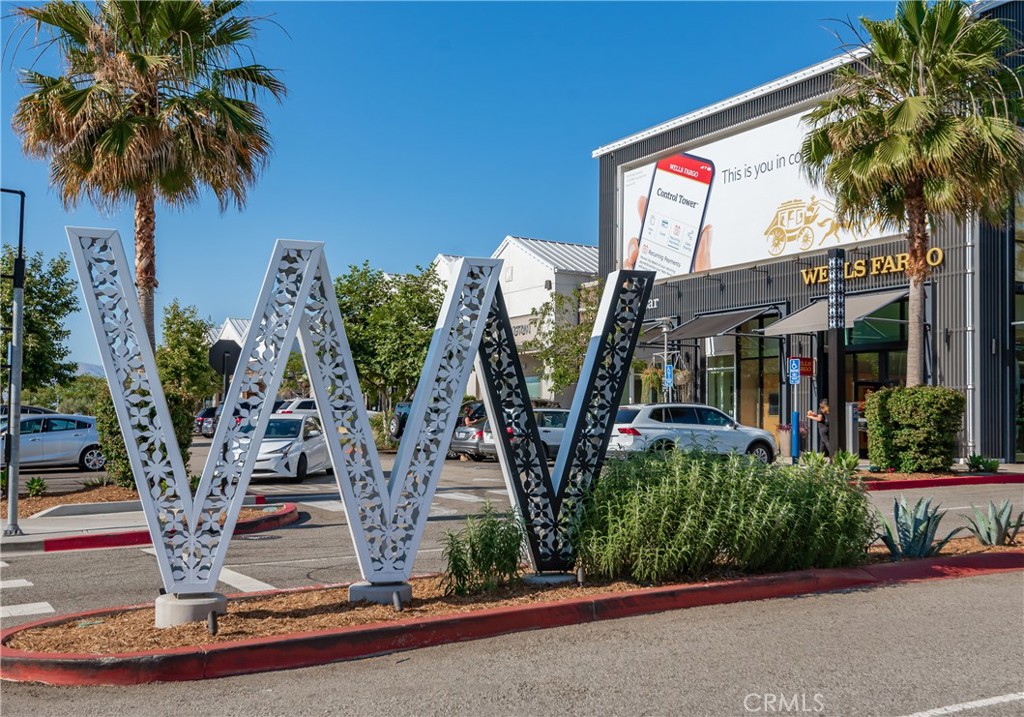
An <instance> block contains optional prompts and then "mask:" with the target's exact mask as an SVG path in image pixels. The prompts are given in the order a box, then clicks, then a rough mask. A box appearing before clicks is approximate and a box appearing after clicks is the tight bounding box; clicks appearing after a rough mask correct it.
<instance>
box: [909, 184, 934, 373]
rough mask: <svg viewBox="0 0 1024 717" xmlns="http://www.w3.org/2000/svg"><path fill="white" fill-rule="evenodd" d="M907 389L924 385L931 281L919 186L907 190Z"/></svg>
mask: <svg viewBox="0 0 1024 717" xmlns="http://www.w3.org/2000/svg"><path fill="white" fill-rule="evenodd" d="M906 203H907V223H908V225H909V226H908V231H907V245H908V254H909V257H908V260H907V276H908V277H909V278H910V297H909V301H908V302H907V304H908V305H907V385H908V386H920V385H922V384H923V383H924V348H925V347H924V282H925V279H927V278H928V272H929V268H928V262H927V261H926V260H925V257H926V255H927V253H928V211H927V207H926V205H925V202H924V194H923V192H922V190H921V186H920V184H917V185H915V186H912V187H910V188H908V191H907V197H906Z"/></svg>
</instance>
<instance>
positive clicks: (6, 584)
mask: <svg viewBox="0 0 1024 717" xmlns="http://www.w3.org/2000/svg"><path fill="white" fill-rule="evenodd" d="M30 587H32V583H30V582H29V581H28V580H22V579H21V578H18V579H17V580H0V590H7V589H9V588H30Z"/></svg>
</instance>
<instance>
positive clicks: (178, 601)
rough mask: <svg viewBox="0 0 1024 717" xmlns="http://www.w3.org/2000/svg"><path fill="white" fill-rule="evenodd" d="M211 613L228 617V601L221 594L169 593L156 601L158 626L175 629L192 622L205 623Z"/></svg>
mask: <svg viewBox="0 0 1024 717" xmlns="http://www.w3.org/2000/svg"><path fill="white" fill-rule="evenodd" d="M211 612H215V613H217V614H218V615H227V613H228V599H227V598H226V597H224V596H223V595H221V594H220V593H194V594H180V593H179V594H177V595H175V594H172V593H168V594H166V595H161V596H160V597H158V598H157V599H156V626H157V627H174V626H175V625H187V624H188V623H190V622H205V621H206V620H207V619H208V618H209V617H210V613H211Z"/></svg>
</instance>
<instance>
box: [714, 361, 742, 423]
mask: <svg viewBox="0 0 1024 717" xmlns="http://www.w3.org/2000/svg"><path fill="white" fill-rule="evenodd" d="M733 358H734V357H733V355H732V354H726V355H724V356H709V357H708V405H710V406H714V407H715V408H717V409H719V410H721V411H724V412H725V413H728V414H729V415H730V416H732V415H734V414H735V410H736V409H735V385H736V370H735V368H734V367H733Z"/></svg>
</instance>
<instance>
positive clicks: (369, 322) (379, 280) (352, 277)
mask: <svg viewBox="0 0 1024 717" xmlns="http://www.w3.org/2000/svg"><path fill="white" fill-rule="evenodd" d="M334 293H335V295H336V296H337V297H338V308H339V309H340V310H341V315H342V318H343V319H344V321H345V335H346V336H347V337H348V345H349V349H350V350H351V351H352V360H353V361H354V362H355V365H356V370H357V371H358V372H359V385H360V387H361V388H362V391H363V394H364V395H365V396H366V397H367V398H368V399H369V400H370V401H373V402H376V401H377V400H378V399H379V398H381V397H384V396H385V395H386V393H387V383H386V380H385V378H384V373H383V367H382V365H381V363H380V361H379V357H378V343H379V341H378V339H379V335H380V332H381V329H380V326H379V318H380V316H381V315H382V312H383V307H384V306H385V305H386V304H387V303H388V300H389V298H390V297H389V293H390V289H389V283H388V277H387V276H386V275H385V274H384V272H383V271H381V270H380V269H371V268H370V262H368V261H366V262H363V264H362V265H361V266H356V265H354V264H352V265H350V266H349V268H348V272H347V273H345V274H342V275H341V276H337V277H335V279H334Z"/></svg>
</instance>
